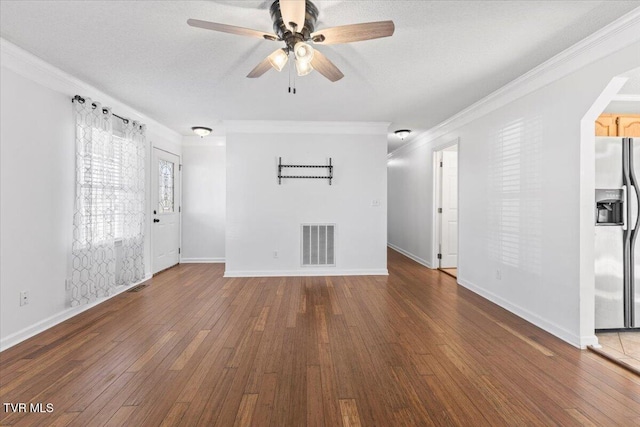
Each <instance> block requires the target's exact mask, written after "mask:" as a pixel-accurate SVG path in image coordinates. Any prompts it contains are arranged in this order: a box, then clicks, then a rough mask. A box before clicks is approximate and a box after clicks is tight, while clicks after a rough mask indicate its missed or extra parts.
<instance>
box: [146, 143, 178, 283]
mask: <svg viewBox="0 0 640 427" xmlns="http://www.w3.org/2000/svg"><path fill="white" fill-rule="evenodd" d="M151 194H152V198H151V218H152V219H151V221H152V229H151V233H152V242H153V267H152V269H153V273H154V274H155V273H157V272H159V271H162V270H164V269H166V268H169V267H172V266H174V265H176V264H178V263H179V262H180V249H179V248H180V158H179V157H178V156H177V155H175V154H172V153H169V152H167V151H164V150H160V149H158V148H154V149H153V163H152V165H151Z"/></svg>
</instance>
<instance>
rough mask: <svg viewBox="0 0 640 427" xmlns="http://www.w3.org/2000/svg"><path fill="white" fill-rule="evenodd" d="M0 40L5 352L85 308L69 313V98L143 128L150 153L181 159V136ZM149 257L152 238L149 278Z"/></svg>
mask: <svg viewBox="0 0 640 427" xmlns="http://www.w3.org/2000/svg"><path fill="white" fill-rule="evenodd" d="M0 41H1V47H2V51H1V52H2V57H1V66H2V69H1V72H0V78H1V79H0V100H1V106H0V114H1V115H0V129H1V151H0V160H1V169H0V173H1V182H0V184H1V190H0V202H1V203H0V209H1V210H0V236H1V237H2V238H1V239H0V267H1V268H0V348H2V349H5V348H7V347H9V346H11V345H13V344H15V343H17V342H19V341H21V340H23V339H25V338H27V337H29V336H31V335H33V334H35V333H37V332H39V331H41V330H43V329H46V328H47V327H50V326H52V325H53V324H55V323H58V322H60V321H61V320H64V319H65V318H68V317H70V316H72V315H74V314H76V313H78V312H79V311H81V310H83V309H86V307H87V306H84V307H80V308H78V309H69V308H68V304H67V299H66V290H65V279H66V277H67V265H68V264H67V263H68V259H69V254H70V250H71V239H72V218H73V204H74V191H75V183H74V176H75V154H74V153H75V135H74V132H75V128H74V125H73V123H74V122H73V109H72V104H71V98H72V97H73V96H74V95H76V94H79V95H82V96H86V97H91V98H93V99H95V100H98V101H100V102H102V104H103V105H108V106H111V107H113V111H114V112H115V113H116V114H118V115H121V116H126V117H131V118H132V119H136V120H139V121H140V122H142V123H146V124H147V141H148V143H149V146H150V147H151V146H152V145H153V146H160V147H163V148H165V149H171V150H173V151H174V152H175V151H177V152H178V153H180V151H181V146H180V143H181V137H180V136H179V135H178V134H176V133H174V132H173V131H170V130H169V129H167V128H164V127H163V126H162V125H160V124H158V123H156V122H154V121H153V120H151V119H149V118H146V117H144V116H142V115H140V114H139V113H137V112H135V111H134V110H132V109H131V108H129V107H127V106H126V105H124V104H122V103H119V102H118V101H116V100H114V99H112V98H110V97H109V96H108V95H106V94H104V93H101V92H99V91H98V90H96V89H95V88H93V87H91V86H89V85H87V84H85V83H83V82H81V81H79V80H77V79H75V78H73V77H72V76H69V75H68V74H66V73H64V72H62V71H60V70H59V69H56V68H54V67H52V66H51V65H49V64H47V63H45V62H44V61H41V60H40V59H38V58H36V57H34V56H33V55H30V54H28V53H26V52H24V51H23V50H21V49H19V48H17V47H16V46H14V45H12V44H10V43H8V42H6V41H5V40H1V39H0ZM149 173H150V172H149ZM148 183H149V180H147V185H148ZM148 194H149V193H148ZM147 203H148V206H149V203H150V202H149V198H148V201H147ZM149 233H150V226H149V224H148V228H147V236H149ZM150 252H151V246H150V244H149V239H147V242H146V246H145V263H146V265H145V269H146V271H147V272H148V274H150V271H151V267H150V265H151V264H150V262H151V255H150ZM22 290H28V291H29V298H30V302H29V304H28V305H26V306H22V307H21V306H20V305H19V296H20V291H22Z"/></svg>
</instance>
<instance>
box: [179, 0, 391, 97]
mask: <svg viewBox="0 0 640 427" xmlns="http://www.w3.org/2000/svg"><path fill="white" fill-rule="evenodd" d="M269 12H270V14H271V20H272V21H273V33H267V32H263V31H259V30H253V29H250V28H243V27H238V26H235V25H228V24H220V23H217V22H209V21H201V20H199V19H189V20H188V21H187V24H189V25H190V26H192V27H198V28H203V29H205V30H212V31H218V32H222V33H228V34H235V35H238V36H247V37H255V38H258V39H262V40H266V41H268V42H284V44H285V46H284V47H281V48H280V49H278V50H276V51H275V52H273V53H272V54H271V55H269V56H268V57H266V58H265V59H264V60H262V62H260V63H259V64H258V65H257V66H256V67H255V68H254V69H253V70H251V72H250V73H249V75H247V77H249V78H256V77H260V76H262V75H263V74H264V73H266V72H267V71H269V70H270V69H271V68H275V69H276V70H278V71H281V70H282V69H283V67H284V66H285V64H286V63H287V60H288V58H289V55H290V54H291V53H293V55H294V56H295V58H293V59H294V60H295V65H296V70H297V72H298V75H299V76H304V75H307V74H309V73H310V72H311V71H312V70H317V71H318V73H320V74H322V75H323V76H324V77H326V78H327V79H329V80H330V81H332V82H336V81H338V80H340V79H341V78H343V77H344V74H342V72H341V71H340V70H339V69H338V67H336V66H335V65H334V64H333V62H331V61H330V60H329V59H328V58H327V57H326V56H324V55H323V54H322V53H321V52H320V51H318V50H317V49H314V48H312V47H311V46H310V45H309V43H311V42H313V43H315V44H316V45H329V44H342V43H351V42H358V41H363V40H372V39H377V38H381V37H389V36H391V35H393V32H394V30H395V26H394V24H393V21H379V22H367V23H362V24H350V25H342V26H339V27H332V28H325V29H324V30H319V31H316V28H315V26H316V21H317V20H318V13H319V12H318V8H317V7H316V6H315V5H314V4H313V2H311V1H310V0H275V1H273V2H272V3H271V7H270V8H269ZM290 66H291V65H290ZM289 91H290V92H291V88H289ZM293 93H295V86H294V91H293Z"/></svg>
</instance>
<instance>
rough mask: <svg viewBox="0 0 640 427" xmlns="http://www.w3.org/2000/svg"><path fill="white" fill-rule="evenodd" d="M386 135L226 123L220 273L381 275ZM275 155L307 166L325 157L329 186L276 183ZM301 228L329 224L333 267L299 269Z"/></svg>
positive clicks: (330, 127)
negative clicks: (223, 268) (223, 251)
mask: <svg viewBox="0 0 640 427" xmlns="http://www.w3.org/2000/svg"><path fill="white" fill-rule="evenodd" d="M386 132H387V124H386V123H385V124H380V123H375V124H362V123H355V124H350V123H321V122H306V123H305V122H271V123H269V122H228V123H227V226H226V273H225V274H226V275H227V276H274V275H306V274H318V275H337V274H387V269H386V268H387V265H386V234H387V232H386V226H387V209H386V207H387V187H386V147H387V141H386ZM278 157H282V161H283V163H284V164H312V165H315V164H328V163H327V162H328V160H329V158H330V157H331V158H332V159H333V164H334V166H335V167H334V177H335V179H334V180H333V185H329V183H328V181H327V180H309V179H298V180H295V179H289V180H283V182H282V185H278V180H277V170H278V169H277V164H278ZM286 172H287V173H288V174H291V173H292V171H286ZM307 172H308V171H303V172H302V173H305V174H307ZM293 173H296V172H293ZM373 200H378V201H379V202H380V205H379V206H377V207H373V206H372V201H373ZM302 223H335V224H336V266H335V267H324V268H322V267H315V268H313V269H310V268H307V267H304V268H303V267H301V265H300V264H301V260H300V258H301V257H300V225H301V224H302ZM274 251H278V258H274Z"/></svg>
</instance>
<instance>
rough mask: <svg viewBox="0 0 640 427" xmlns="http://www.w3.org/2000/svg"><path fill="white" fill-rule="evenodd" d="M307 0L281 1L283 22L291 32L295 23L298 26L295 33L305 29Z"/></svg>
mask: <svg viewBox="0 0 640 427" xmlns="http://www.w3.org/2000/svg"><path fill="white" fill-rule="evenodd" d="M306 7H307V6H306V2H305V0H280V13H281V14H282V21H283V22H284V24H285V25H286V26H287V27H288V28H289V29H291V30H293V25H291V23H292V22H293V23H294V24H295V26H296V29H295V31H297V32H300V31H302V27H304V17H305V14H306V13H307V9H306Z"/></svg>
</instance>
